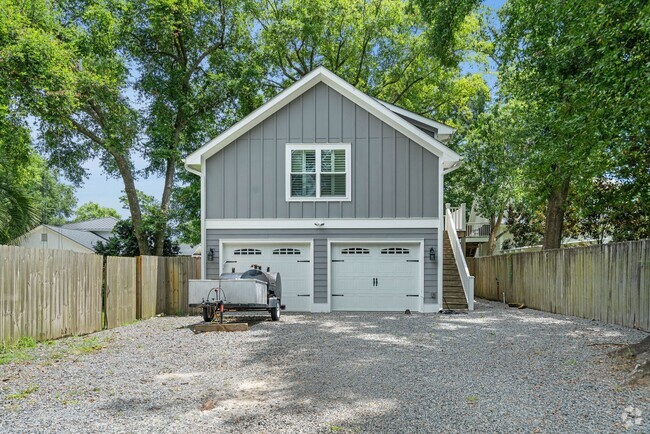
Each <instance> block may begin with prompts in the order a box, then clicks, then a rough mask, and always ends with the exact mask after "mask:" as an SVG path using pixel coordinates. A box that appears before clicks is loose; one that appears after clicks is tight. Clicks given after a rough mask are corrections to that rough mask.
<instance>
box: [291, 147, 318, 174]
mask: <svg viewBox="0 0 650 434" xmlns="http://www.w3.org/2000/svg"><path fill="white" fill-rule="evenodd" d="M291 172H292V173H315V172H316V151H310V150H298V151H291Z"/></svg>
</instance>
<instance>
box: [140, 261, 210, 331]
mask: <svg viewBox="0 0 650 434" xmlns="http://www.w3.org/2000/svg"><path fill="white" fill-rule="evenodd" d="M137 260H138V289H137V300H138V319H146V318H151V317H152V316H154V315H156V314H158V313H164V314H167V315H186V314H195V315H197V314H199V313H200V312H199V310H198V309H190V308H189V307H188V295H189V286H188V285H189V279H200V278H201V260H200V258H193V257H189V256H177V257H156V256H140V257H139V258H137Z"/></svg>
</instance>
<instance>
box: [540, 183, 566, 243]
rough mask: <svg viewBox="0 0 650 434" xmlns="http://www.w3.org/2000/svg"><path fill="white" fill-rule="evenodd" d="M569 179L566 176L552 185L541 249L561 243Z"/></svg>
mask: <svg viewBox="0 0 650 434" xmlns="http://www.w3.org/2000/svg"><path fill="white" fill-rule="evenodd" d="M570 182H571V179H570V178H569V177H566V178H565V179H564V180H563V181H561V182H560V183H558V184H556V185H554V186H553V188H552V190H551V194H550V195H549V198H548V203H547V207H546V216H545V217H546V223H545V226H544V243H543V245H542V249H544V250H548V249H559V248H560V247H561V245H562V228H563V225H564V212H565V211H566V199H567V196H568V194H569V185H570Z"/></svg>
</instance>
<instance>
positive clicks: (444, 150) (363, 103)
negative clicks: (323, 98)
mask: <svg viewBox="0 0 650 434" xmlns="http://www.w3.org/2000/svg"><path fill="white" fill-rule="evenodd" d="M319 82H323V83H325V84H327V85H328V86H330V87H331V88H332V89H334V90H336V91H337V92H339V93H341V94H342V95H343V96H345V97H346V98H348V99H350V100H351V101H352V102H353V103H355V104H357V105H358V106H360V107H361V108H363V109H364V110H366V111H367V112H368V113H370V114H372V115H373V116H376V117H377V118H379V119H380V120H382V121H383V122H385V123H386V124H388V125H390V126H391V127H393V128H395V129H396V130H398V131H399V132H401V133H402V134H404V135H405V136H407V137H408V138H409V139H411V140H413V141H414V142H416V143H418V144H419V145H420V146H422V147H423V148H425V149H427V150H428V151H429V152H431V153H433V154H435V155H437V156H438V157H439V158H440V159H442V160H443V161H457V160H459V159H460V155H458V154H457V153H456V152H454V151H453V150H452V149H450V148H448V147H447V146H445V145H444V144H443V143H442V142H440V141H439V140H437V139H435V138H433V137H431V136H430V135H428V134H427V133H425V132H424V131H422V130H421V129H420V128H418V127H416V126H415V125H413V124H411V123H410V122H409V121H407V120H406V119H404V118H402V117H401V116H400V115H398V114H397V113H395V112H393V111H392V110H390V109H389V108H388V107H386V106H384V105H383V104H381V103H380V102H379V101H377V100H375V99H374V98H372V97H370V96H369V95H366V94H365V93H363V92H361V91H360V90H358V89H356V88H355V87H354V86H352V85H351V84H350V83H348V82H346V81H345V80H343V79H342V78H340V77H339V76H337V75H336V74H334V73H333V72H331V71H329V70H328V69H326V68H324V67H322V66H320V67H318V68H316V69H314V70H313V71H311V72H310V73H309V74H307V75H305V76H304V77H303V78H301V79H300V80H298V81H297V82H296V83H294V84H293V85H292V86H290V87H288V88H287V89H285V90H283V91H282V92H280V93H279V94H278V95H276V96H275V97H273V98H272V99H271V100H269V101H268V102H267V103H266V104H264V105H262V106H261V107H258V108H257V109H256V110H254V111H253V112H251V113H250V114H249V115H248V116H246V117H244V118H243V119H242V120H240V121H239V122H237V123H236V124H235V125H233V126H232V127H230V128H229V129H227V130H226V131H224V132H223V133H221V134H220V135H219V136H217V137H215V138H214V139H212V140H210V141H209V142H208V143H206V144H205V145H203V146H201V147H200V148H199V149H197V150H196V151H194V152H192V153H191V154H190V155H188V156H187V157H186V158H185V167H186V168H188V169H193V170H195V171H198V170H200V166H201V165H203V163H204V160H205V159H207V158H209V157H211V156H212V155H214V154H215V153H217V152H219V151H220V150H221V149H223V148H224V147H226V146H227V145H229V144H230V143H232V142H233V141H234V140H235V139H237V138H238V137H240V136H241V135H242V134H244V133H245V132H246V131H248V130H250V129H251V128H253V127H254V126H256V125H258V124H259V123H260V122H262V121H263V120H265V119H267V118H268V117H270V116H271V115H273V114H274V113H275V112H277V111H278V110H280V109H281V108H282V107H284V106H286V105H287V104H289V103H290V102H291V101H293V100H294V99H296V98H298V97H299V96H300V95H302V94H303V93H304V92H306V91H307V90H309V89H310V88H312V87H313V86H315V85H316V84H317V83H319Z"/></svg>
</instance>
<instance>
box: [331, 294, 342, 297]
mask: <svg viewBox="0 0 650 434" xmlns="http://www.w3.org/2000/svg"><path fill="white" fill-rule="evenodd" d="M332 297H345V296H344V295H343V294H332Z"/></svg>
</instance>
